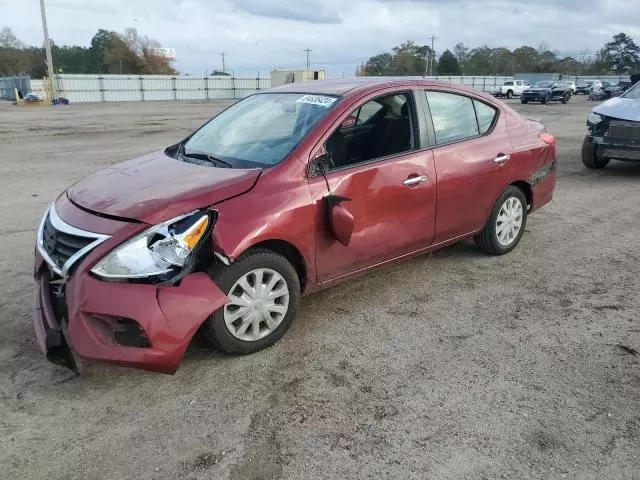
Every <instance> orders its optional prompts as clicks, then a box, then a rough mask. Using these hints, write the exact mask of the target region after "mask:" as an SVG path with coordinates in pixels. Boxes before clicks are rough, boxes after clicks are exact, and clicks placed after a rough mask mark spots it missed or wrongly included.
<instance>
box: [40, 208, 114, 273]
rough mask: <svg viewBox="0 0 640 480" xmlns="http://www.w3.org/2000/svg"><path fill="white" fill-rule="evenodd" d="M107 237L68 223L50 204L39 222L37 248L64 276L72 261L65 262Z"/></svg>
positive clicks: (55, 269)
mask: <svg viewBox="0 0 640 480" xmlns="http://www.w3.org/2000/svg"><path fill="white" fill-rule="evenodd" d="M107 238H109V236H108V235H101V234H99V233H92V232H86V231H84V230H80V229H78V228H76V227H73V226H71V225H68V224H67V223H65V222H64V221H63V220H62V219H61V218H60V217H59V216H58V214H57V213H56V210H55V208H54V207H53V206H51V208H50V209H49V211H48V212H47V214H45V217H44V219H43V221H42V223H41V224H40V231H39V238H38V249H39V250H40V253H41V254H42V256H43V257H44V259H45V260H46V261H47V263H48V264H49V265H51V267H52V268H53V271H54V272H55V273H56V274H59V275H62V276H66V275H67V273H68V272H67V270H68V269H69V268H70V267H71V263H73V262H71V263H69V264H67V262H69V260H70V259H71V258H73V257H74V255H77V254H79V253H82V254H84V253H87V252H88V251H89V250H91V249H92V248H93V247H96V246H97V245H98V244H100V243H102V242H103V241H104V240H106V239H107ZM80 256H81V255H78V258H79V257H80ZM75 260H76V259H74V261H75Z"/></svg>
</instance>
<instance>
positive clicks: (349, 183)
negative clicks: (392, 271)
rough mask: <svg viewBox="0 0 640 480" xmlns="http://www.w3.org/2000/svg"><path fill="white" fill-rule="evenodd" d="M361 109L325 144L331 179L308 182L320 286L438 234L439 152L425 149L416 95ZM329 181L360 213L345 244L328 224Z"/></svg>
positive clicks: (355, 213)
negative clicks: (436, 160) (436, 162)
mask: <svg viewBox="0 0 640 480" xmlns="http://www.w3.org/2000/svg"><path fill="white" fill-rule="evenodd" d="M359 109H361V110H360V111H359V113H360V116H358V114H357V113H358V112H356V114H355V115H354V112H352V113H351V114H350V115H349V116H348V117H347V118H346V121H345V122H343V124H342V126H341V127H340V128H338V129H337V130H336V131H335V132H334V133H333V134H332V135H331V137H329V140H327V142H326V149H327V152H328V153H329V154H330V155H331V157H332V160H331V167H330V171H329V172H328V174H327V175H326V181H325V178H323V176H322V175H316V176H313V177H311V178H310V179H309V187H310V191H311V197H312V199H313V201H314V204H315V205H316V270H317V275H318V281H319V282H320V283H326V282H328V281H331V280H334V279H337V278H340V277H342V276H345V275H348V274H350V273H355V272H357V271H360V270H364V269H367V268H368V267H371V266H374V265H376V264H378V263H381V262H384V261H386V260H390V259H393V258H396V257H400V256H402V255H405V254H408V253H411V252H414V251H416V250H420V249H422V248H426V247H428V246H429V245H430V244H431V242H432V241H433V237H434V233H435V210H436V178H435V167H434V162H433V154H432V152H431V150H428V149H423V150H420V149H419V144H418V143H419V142H418V135H417V124H418V122H417V121H416V116H415V115H416V113H415V112H416V107H415V104H414V101H413V96H412V94H411V93H400V94H392V95H386V96H384V97H380V98H376V99H375V100H372V101H370V102H366V103H365V104H364V105H361V106H359V107H357V108H356V111H358V110H359ZM363 112H366V114H365V115H362V114H363ZM354 118H355V119H356V120H354ZM358 118H360V120H357V119H358ZM327 183H328V185H329V188H330V189H331V193H332V194H333V195H338V196H341V197H345V198H348V199H350V200H348V201H345V202H343V203H342V205H343V206H344V207H345V208H346V209H347V210H348V211H349V212H350V213H351V214H352V215H353V217H354V218H355V224H354V229H353V234H352V236H351V241H350V243H349V244H348V245H347V246H345V245H342V244H341V243H339V242H338V241H336V239H335V237H334V236H333V234H332V232H331V229H330V228H328V214H327V210H328V206H327V201H326V198H325V197H326V196H327V193H328V191H327Z"/></svg>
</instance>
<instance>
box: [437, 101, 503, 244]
mask: <svg viewBox="0 0 640 480" xmlns="http://www.w3.org/2000/svg"><path fill="white" fill-rule="evenodd" d="M425 96H426V99H427V104H426V107H427V108H428V114H427V115H428V118H430V119H431V133H432V135H433V138H432V140H431V141H432V142H433V143H434V144H435V148H434V149H433V155H434V161H435V167H436V175H437V185H438V191H437V197H438V203H437V207H436V235H435V240H434V243H441V242H445V241H448V240H451V239H453V238H457V237H461V236H467V235H468V234H470V233H473V232H476V231H477V230H479V229H481V228H482V227H483V226H484V224H485V223H486V221H487V219H488V217H489V214H490V212H491V209H492V208H493V205H494V203H495V201H496V200H497V198H498V196H499V195H500V194H501V192H502V191H503V190H504V188H505V186H506V185H507V183H508V178H509V176H510V175H509V173H508V169H509V161H510V159H511V153H512V148H511V143H510V140H509V135H508V132H507V127H506V121H505V119H504V118H503V116H502V115H500V109H499V108H498V107H496V106H494V105H491V104H490V103H488V102H485V101H484V100H481V99H478V98H474V97H471V96H467V95H466V94H461V93H454V92H448V91H438V90H427V91H425Z"/></svg>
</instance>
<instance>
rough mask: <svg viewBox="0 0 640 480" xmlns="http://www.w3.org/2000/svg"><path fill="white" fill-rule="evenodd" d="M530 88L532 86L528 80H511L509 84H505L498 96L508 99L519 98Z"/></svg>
mask: <svg viewBox="0 0 640 480" xmlns="http://www.w3.org/2000/svg"><path fill="white" fill-rule="evenodd" d="M530 86H531V84H530V83H529V82H527V81H526V80H510V81H508V82H504V85H502V86H501V87H500V91H499V92H498V94H499V95H500V96H502V97H507V98H513V97H519V96H520V94H522V92H523V91H524V90H525V89H527V88H529V87H530Z"/></svg>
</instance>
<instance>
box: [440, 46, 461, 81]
mask: <svg viewBox="0 0 640 480" xmlns="http://www.w3.org/2000/svg"><path fill="white" fill-rule="evenodd" d="M438 75H460V64H459V63H458V59H457V58H456V57H455V56H454V55H453V53H451V51H450V50H445V51H444V52H443V54H442V56H441V57H440V61H439V62H438Z"/></svg>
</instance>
